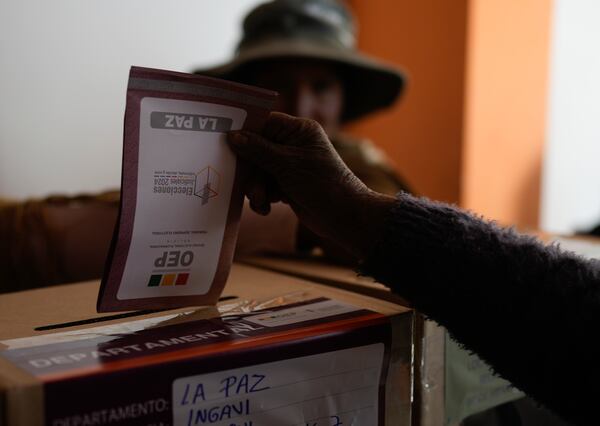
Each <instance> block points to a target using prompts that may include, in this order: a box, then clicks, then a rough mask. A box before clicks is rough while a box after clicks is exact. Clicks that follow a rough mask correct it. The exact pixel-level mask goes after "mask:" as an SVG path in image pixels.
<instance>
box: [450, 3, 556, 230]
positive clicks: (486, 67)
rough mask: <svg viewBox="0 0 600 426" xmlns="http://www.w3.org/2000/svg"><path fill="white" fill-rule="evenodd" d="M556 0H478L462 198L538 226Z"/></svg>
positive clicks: (472, 13) (494, 214) (471, 32)
mask: <svg viewBox="0 0 600 426" xmlns="http://www.w3.org/2000/svg"><path fill="white" fill-rule="evenodd" d="M551 11H552V1H551V0H527V1H523V0H472V1H470V7H469V19H468V42H467V52H468V53H467V67H466V74H465V80H466V84H465V115H464V130H465V133H464V141H463V147H462V171H461V206H463V207H466V208H468V209H471V210H474V211H476V212H478V213H480V214H483V215H484V216H487V217H490V218H493V219H495V220H498V221H499V222H501V223H505V224H516V225H518V226H520V227H523V228H537V226H538V216H539V193H540V173H541V171H540V170H541V162H542V156H543V152H544V141H545V125H546V124H545V123H546V121H545V119H546V101H547V96H546V93H547V74H548V63H549V37H550V24H551V22H550V17H551Z"/></svg>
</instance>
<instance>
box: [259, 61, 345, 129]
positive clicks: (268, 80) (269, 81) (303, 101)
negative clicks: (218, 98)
mask: <svg viewBox="0 0 600 426" xmlns="http://www.w3.org/2000/svg"><path fill="white" fill-rule="evenodd" d="M249 75H250V81H249V83H251V84H254V85H256V86H259V87H264V88H266V89H271V90H275V91H277V92H279V95H280V98H279V104H278V110H279V111H282V112H285V113H286V114H290V115H295V116H297V117H302V118H311V119H313V120H316V121H318V122H319V124H321V126H323V128H324V129H325V131H326V132H327V134H328V135H329V136H333V135H335V134H336V132H337V131H338V130H339V127H340V123H341V117H342V113H343V108H344V86H343V83H342V80H341V78H340V76H339V72H338V70H337V69H336V67H335V66H334V65H333V64H330V63H327V62H325V61H311V60H302V59H300V60H297V59H279V60H270V61H265V62H261V63H258V64H255V65H254V66H253V67H252V69H251V70H250V73H249Z"/></svg>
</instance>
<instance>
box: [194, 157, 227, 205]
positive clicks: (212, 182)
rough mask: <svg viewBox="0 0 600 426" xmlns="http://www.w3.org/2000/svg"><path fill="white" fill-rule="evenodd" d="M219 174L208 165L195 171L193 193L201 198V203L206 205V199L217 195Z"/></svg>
mask: <svg viewBox="0 0 600 426" xmlns="http://www.w3.org/2000/svg"><path fill="white" fill-rule="evenodd" d="M220 180H221V176H220V175H219V173H218V172H217V171H216V170H215V169H213V168H212V167H210V166H208V167H205V168H203V169H202V170H200V171H199V172H198V173H196V182H195V183H194V195H195V196H196V197H200V198H201V199H202V205H203V206H204V205H206V204H207V203H208V200H210V199H211V198H215V197H216V196H217V195H219V182H220Z"/></svg>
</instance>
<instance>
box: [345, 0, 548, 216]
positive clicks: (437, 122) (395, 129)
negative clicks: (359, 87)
mask: <svg viewBox="0 0 600 426" xmlns="http://www.w3.org/2000/svg"><path fill="white" fill-rule="evenodd" d="M349 4H350V5H351V7H352V8H353V10H354V12H355V14H356V16H357V19H358V21H359V30H360V31H359V48H360V49H361V50H363V51H365V52H368V53H370V54H372V55H374V56H378V57H381V58H383V59H386V60H388V61H389V62H392V63H395V64H398V65H401V66H403V67H404V68H405V69H406V70H407V71H408V73H409V75H410V81H409V87H408V91H407V92H406V95H405V97H404V99H403V100H402V101H401V102H400V103H399V104H398V105H397V106H396V107H394V108H393V109H391V110H388V111H386V112H383V113H380V114H378V115H375V116H374V117H368V118H366V119H364V120H363V121H361V122H359V123H357V124H354V125H353V126H351V128H350V129H351V130H352V131H354V132H355V133H358V134H361V135H365V136H367V137H370V138H372V139H373V140H374V141H375V143H376V144H378V145H379V146H380V147H382V148H383V149H384V150H385V151H386V152H387V153H388V154H389V155H390V156H391V157H392V158H393V159H394V160H395V162H396V164H397V166H398V168H399V170H400V171H401V173H402V174H403V175H404V176H405V177H406V178H407V180H408V181H409V182H410V183H412V185H413V187H414V188H415V190H416V191H417V192H418V193H420V194H424V195H427V196H429V197H431V198H435V199H441V200H446V201H451V202H459V203H460V205H461V206H462V207H466V208H468V209H471V210H473V211H476V212H478V213H481V214H484V215H485V216H487V217H490V218H493V219H496V220H499V221H500V222H503V223H510V224H516V225H519V226H526V227H535V226H537V223H538V211H539V191H540V162H541V157H542V153H543V148H544V129H545V122H544V121H545V113H546V92H547V87H546V81H547V74H548V64H549V59H548V50H549V37H550V24H551V22H550V15H551V11H552V0H527V1H523V0H458V1H447V0H420V1H412V0H368V1H365V0H353V1H349Z"/></svg>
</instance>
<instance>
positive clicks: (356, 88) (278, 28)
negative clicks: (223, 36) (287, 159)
mask: <svg viewBox="0 0 600 426" xmlns="http://www.w3.org/2000/svg"><path fill="white" fill-rule="evenodd" d="M355 45H356V25H355V22H354V19H353V17H352V15H351V13H350V11H349V10H348V9H347V8H346V7H345V6H344V5H343V4H342V3H340V2H338V1H336V0H274V1H271V2H268V3H263V4H261V5H259V6H258V7H256V8H255V9H254V10H252V11H251V12H250V13H249V14H248V15H247V16H246V18H245V19H244V21H243V35H242V38H241V40H240V42H239V44H238V47H237V50H236V53H235V56H234V57H233V59H231V60H230V61H229V62H227V63H225V64H222V65H220V66H216V67H213V68H209V69H202V70H197V71H195V72H196V73H199V74H204V75H209V76H214V77H219V78H224V79H228V80H233V81H237V82H242V83H247V84H252V85H256V86H260V87H264V88H267V89H271V90H275V91H277V92H278V93H279V95H280V97H279V105H278V108H277V109H278V110H279V111H281V112H285V113H288V114H290V115H294V116H298V117H303V118H311V119H314V120H316V121H317V122H318V123H319V124H320V125H321V126H322V127H323V128H324V129H325V131H326V132H327V134H328V136H329V137H330V139H331V140H332V143H333V145H334V147H335V148H336V150H337V151H338V153H339V154H340V156H341V157H342V159H343V160H344V162H345V163H346V164H347V165H348V166H349V167H350V169H351V170H352V171H353V172H354V173H355V174H356V175H357V176H358V177H359V178H360V179H361V180H362V181H363V182H364V183H365V184H366V185H367V186H368V187H370V188H371V189H373V190H376V191H378V192H382V193H387V194H395V193H397V192H399V191H409V188H408V185H407V184H406V183H405V182H404V180H403V179H402V178H401V177H400V176H399V175H398V173H397V172H396V171H395V170H394V169H393V167H392V166H391V163H390V161H388V160H387V158H386V156H385V154H384V153H383V152H382V151H380V150H378V149H377V148H376V147H375V146H374V145H373V144H371V143H370V142H369V141H366V140H359V139H357V138H353V137H351V136H349V135H346V134H343V133H342V132H341V131H340V128H341V126H342V125H344V124H346V123H348V122H350V121H352V120H355V119H358V118H361V117H364V116H365V115H367V114H369V113H372V112H374V111H377V110H380V109H383V108H385V107H388V106H390V105H392V104H393V103H394V102H395V101H396V100H397V99H398V97H399V96H400V95H401V93H402V91H403V89H404V86H405V81H406V78H405V75H404V73H403V72H402V71H400V70H399V69H397V68H395V67H392V66H390V65H387V64H385V63H383V62H382V61H380V60H377V59H374V58H371V57H369V56H367V55H365V54H363V53H361V52H359V51H357V50H356V48H355ZM273 210H274V212H273V214H271V215H270V216H269V218H260V217H257V216H256V215H255V214H254V213H252V212H251V210H250V209H245V210H244V215H243V218H242V225H241V228H240V234H239V240H238V254H249V253H253V252H259V251H276V252H291V251H294V250H295V249H296V248H301V249H311V248H313V247H314V246H315V245H316V241H315V239H314V238H313V237H312V236H311V235H310V234H309V233H308V232H306V230H305V229H304V228H301V227H300V228H298V222H297V220H296V218H295V216H294V215H293V213H292V212H291V209H289V208H288V207H287V206H283V205H276V206H274V207H273ZM296 228H298V233H297V239H296V238H294V235H293V234H294V233H295V232H296V231H295V230H296ZM273 229H277V234H276V235H274V233H273V232H272V230H273ZM286 231H287V232H286ZM257 236H262V237H261V238H257ZM326 251H327V252H329V253H331V254H334V257H336V258H343V257H344V254H343V252H344V250H343V249H340V248H333V247H328V248H327V250H326Z"/></svg>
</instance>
